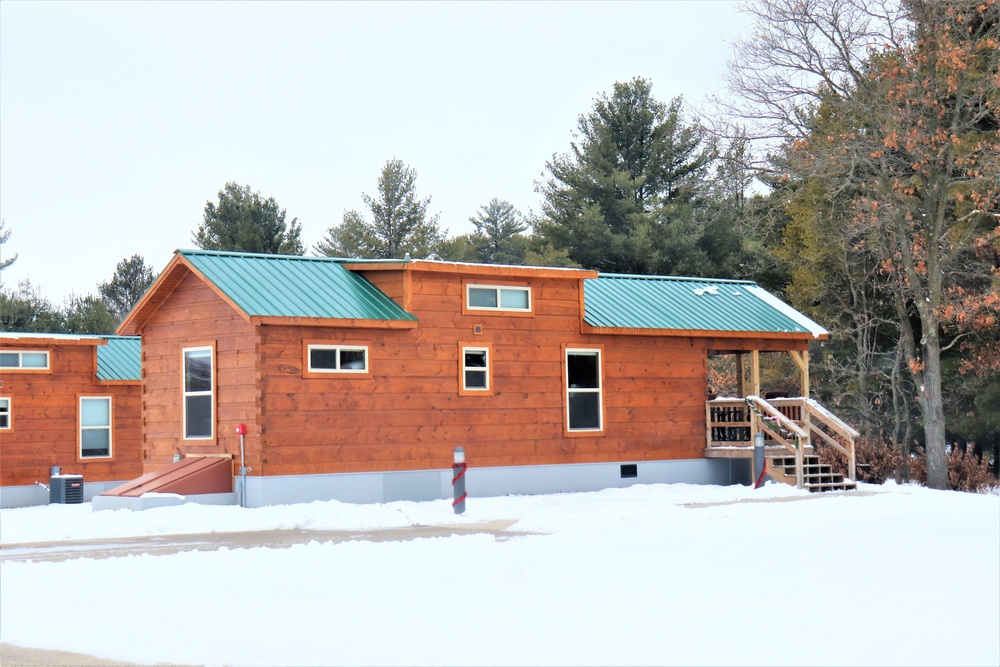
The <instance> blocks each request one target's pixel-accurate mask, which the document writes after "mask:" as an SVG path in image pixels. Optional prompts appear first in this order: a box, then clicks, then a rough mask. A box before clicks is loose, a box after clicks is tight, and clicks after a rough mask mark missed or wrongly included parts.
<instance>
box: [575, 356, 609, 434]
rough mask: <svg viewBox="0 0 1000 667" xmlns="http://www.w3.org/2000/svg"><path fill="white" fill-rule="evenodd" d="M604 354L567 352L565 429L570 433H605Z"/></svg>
mask: <svg viewBox="0 0 1000 667" xmlns="http://www.w3.org/2000/svg"><path fill="white" fill-rule="evenodd" d="M601 393H602V388H601V351H600V350H599V349H594V350H591V349H586V350H579V349H572V348H568V349H567V350H566V427H567V430H569V431H601V430H603V429H604V419H603V412H604V410H603V397H602V396H601Z"/></svg>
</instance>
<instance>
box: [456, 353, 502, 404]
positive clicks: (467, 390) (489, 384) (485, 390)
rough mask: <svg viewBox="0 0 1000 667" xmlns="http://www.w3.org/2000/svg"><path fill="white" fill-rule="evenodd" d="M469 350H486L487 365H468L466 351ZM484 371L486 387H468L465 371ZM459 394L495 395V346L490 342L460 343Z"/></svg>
mask: <svg viewBox="0 0 1000 667" xmlns="http://www.w3.org/2000/svg"><path fill="white" fill-rule="evenodd" d="M467 351H475V352H485V353H486V367H485V368H480V367H478V366H474V367H471V368H470V367H467V366H466V365H465V353H466V352H467ZM468 370H472V371H483V372H485V373H486V386H485V387H468V386H466V384H465V372H466V371H468ZM458 395H459V396H492V395H493V346H492V345H490V344H489V343H459V344H458Z"/></svg>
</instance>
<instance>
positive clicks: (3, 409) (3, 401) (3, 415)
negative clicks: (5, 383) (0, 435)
mask: <svg viewBox="0 0 1000 667" xmlns="http://www.w3.org/2000/svg"><path fill="white" fill-rule="evenodd" d="M13 426H14V424H13V422H11V415H10V398H9V397H7V396H3V397H0V431H9V430H10V429H11V428H13Z"/></svg>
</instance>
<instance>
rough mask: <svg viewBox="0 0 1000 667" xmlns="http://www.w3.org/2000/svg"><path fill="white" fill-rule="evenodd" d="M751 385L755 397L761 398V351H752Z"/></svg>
mask: <svg viewBox="0 0 1000 667" xmlns="http://www.w3.org/2000/svg"><path fill="white" fill-rule="evenodd" d="M750 384H751V387H750V389H751V391H753V395H754V396H760V350H751V351H750ZM762 398H763V397H762Z"/></svg>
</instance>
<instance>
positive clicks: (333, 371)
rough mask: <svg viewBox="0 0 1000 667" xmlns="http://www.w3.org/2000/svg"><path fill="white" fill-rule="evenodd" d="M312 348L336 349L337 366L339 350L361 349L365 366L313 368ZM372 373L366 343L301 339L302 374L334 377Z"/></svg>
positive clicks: (312, 376) (370, 357) (359, 375)
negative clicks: (359, 367)
mask: <svg viewBox="0 0 1000 667" xmlns="http://www.w3.org/2000/svg"><path fill="white" fill-rule="evenodd" d="M313 350H336V351H337V366H340V352H341V351H345V350H346V351H349V352H358V351H362V352H364V354H365V367H364V368H363V369H357V368H313V366H312V354H311V352H312V351H313ZM371 374H372V356H371V351H370V350H369V349H368V346H367V345H358V344H354V343H331V342H329V341H322V340H306V341H302V375H303V377H307V378H324V377H325V378H329V377H336V376H338V375H341V376H348V377H354V378H357V377H371Z"/></svg>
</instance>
